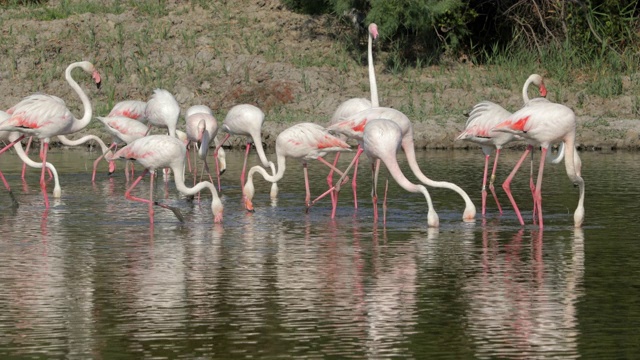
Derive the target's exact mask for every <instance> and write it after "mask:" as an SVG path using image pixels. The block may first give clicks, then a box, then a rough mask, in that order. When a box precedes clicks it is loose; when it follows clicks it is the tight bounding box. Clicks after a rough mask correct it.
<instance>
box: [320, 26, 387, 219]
mask: <svg viewBox="0 0 640 360" xmlns="http://www.w3.org/2000/svg"><path fill="white" fill-rule="evenodd" d="M368 32H369V36H368V41H367V65H368V66H367V67H368V70H369V89H370V91H371V100H368V99H365V98H352V99H349V100H346V101H344V102H343V103H342V104H340V106H338V108H337V109H336V111H335V112H334V113H333V116H332V117H331V122H330V125H333V124H336V123H339V122H340V121H342V120H344V119H346V118H348V117H350V116H352V115H355V114H357V113H359V112H360V111H363V110H367V109H370V108H372V107H378V106H380V104H379V101H378V85H377V83H376V72H375V68H374V66H373V40H375V39H377V38H378V25H376V24H374V23H371V24H369V27H368ZM359 146H360V144H358V147H359ZM339 159H340V153H339V152H338V153H336V155H335V159H334V160H333V166H334V167H335V166H338V160H339ZM357 176H358V160H356V162H355V165H354V168H353V178H352V180H351V189H352V191H353V206H354V207H355V208H356V209H357V208H358V193H357V191H356V190H357V184H356V179H357ZM327 183H328V184H329V187H332V186H333V170H331V171H329V175H328V176H327ZM331 203H332V204H333V208H334V209H335V208H336V207H337V205H338V192H337V191H335V192H332V193H331Z"/></svg>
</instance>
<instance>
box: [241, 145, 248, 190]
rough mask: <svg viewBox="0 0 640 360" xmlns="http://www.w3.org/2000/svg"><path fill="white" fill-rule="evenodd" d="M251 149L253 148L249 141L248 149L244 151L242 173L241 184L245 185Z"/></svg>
mask: <svg viewBox="0 0 640 360" xmlns="http://www.w3.org/2000/svg"><path fill="white" fill-rule="evenodd" d="M249 150H251V143H250V142H248V143H247V147H246V150H245V151H244V163H243V164H242V174H240V186H242V187H244V175H245V172H246V171H247V158H248V157H249Z"/></svg>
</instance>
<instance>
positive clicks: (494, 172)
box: [483, 149, 502, 215]
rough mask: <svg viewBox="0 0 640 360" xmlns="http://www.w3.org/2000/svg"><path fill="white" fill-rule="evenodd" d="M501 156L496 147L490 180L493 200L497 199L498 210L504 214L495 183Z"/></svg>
mask: <svg viewBox="0 0 640 360" xmlns="http://www.w3.org/2000/svg"><path fill="white" fill-rule="evenodd" d="M499 157H500V149H496V157H495V159H494V160H493V169H492V170H491V179H490V180H489V190H491V194H492V195H493V200H495V202H496V205H497V206H498V211H500V215H502V206H500V201H498V194H496V188H495V186H494V185H493V184H494V182H495V181H496V169H498V158H499ZM483 215H484V214H483Z"/></svg>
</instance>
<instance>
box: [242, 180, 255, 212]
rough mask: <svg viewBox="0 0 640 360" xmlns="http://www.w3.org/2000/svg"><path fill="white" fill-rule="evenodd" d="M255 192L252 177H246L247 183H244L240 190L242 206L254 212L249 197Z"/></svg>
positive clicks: (251, 197)
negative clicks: (242, 200)
mask: <svg viewBox="0 0 640 360" xmlns="http://www.w3.org/2000/svg"><path fill="white" fill-rule="evenodd" d="M254 194H255V188H254V186H253V179H252V178H251V177H249V178H248V179H247V183H246V184H244V189H243V190H242V197H243V199H244V207H245V208H246V209H247V211H248V212H255V209H254V208H253V203H252V202H251V199H253V195H254Z"/></svg>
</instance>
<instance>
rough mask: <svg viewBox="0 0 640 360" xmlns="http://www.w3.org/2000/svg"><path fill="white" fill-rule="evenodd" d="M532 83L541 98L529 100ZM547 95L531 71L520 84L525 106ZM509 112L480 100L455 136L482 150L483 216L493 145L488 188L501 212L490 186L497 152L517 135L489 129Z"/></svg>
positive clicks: (507, 190) (540, 81)
mask: <svg viewBox="0 0 640 360" xmlns="http://www.w3.org/2000/svg"><path fill="white" fill-rule="evenodd" d="M532 84H533V85H536V86H537V87H538V90H539V91H540V96H542V98H535V99H532V100H530V99H529V94H528V89H529V86H530V85H532ZM546 96H547V89H546V87H545V85H544V81H543V79H542V76H540V75H538V74H531V75H530V76H529V77H528V78H527V80H526V81H525V83H524V86H523V87H522V101H523V103H524V105H525V106H527V105H529V104H531V103H537V102H541V101H542V102H544V101H548V100H546V99H544V97H546ZM510 115H511V112H509V111H507V110H505V109H504V108H503V107H502V106H500V105H498V104H496V103H493V102H491V101H482V102H480V103H478V104H476V105H475V106H474V107H473V109H472V110H471V112H470V113H469V119H468V120H467V123H466V124H465V129H464V131H462V133H461V134H460V135H458V137H457V138H456V140H466V141H470V142H473V143H476V144H479V145H480V146H481V148H482V152H483V153H484V175H483V177H482V215H485V213H486V203H487V173H488V169H489V157H490V156H491V152H492V150H493V149H494V148H495V149H496V156H495V158H494V161H493V169H492V171H491V179H490V180H489V189H490V190H491V194H492V195H493V199H494V200H495V202H496V205H497V206H498V211H500V214H502V207H501V206H500V202H499V201H498V196H497V195H496V191H495V188H494V185H493V183H494V181H495V178H496V169H497V165H498V157H499V156H500V151H501V150H502V147H503V146H504V145H506V144H508V143H510V142H512V141H514V140H517V139H519V137H518V136H516V135H514V134H511V133H506V132H497V131H492V130H491V129H492V128H493V127H494V126H495V125H497V124H499V123H500V122H502V121H504V120H505V119H507V118H508V117H509V116H510ZM532 181H533V180H532ZM505 191H506V192H507V195H510V193H511V191H510V189H509V188H506V189H505Z"/></svg>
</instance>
